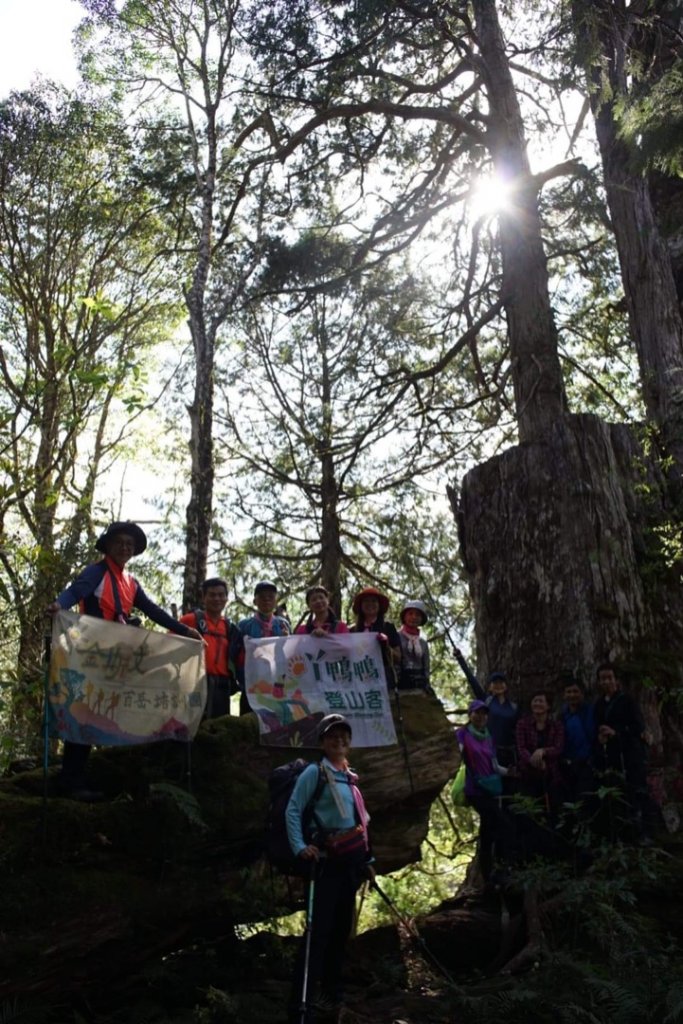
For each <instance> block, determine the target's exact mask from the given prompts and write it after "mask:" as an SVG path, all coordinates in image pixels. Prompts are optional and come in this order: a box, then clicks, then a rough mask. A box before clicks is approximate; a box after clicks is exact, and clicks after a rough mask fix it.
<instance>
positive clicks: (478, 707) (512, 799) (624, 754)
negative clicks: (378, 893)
mask: <svg viewBox="0 0 683 1024" xmlns="http://www.w3.org/2000/svg"><path fill="white" fill-rule="evenodd" d="M455 656H456V658H457V660H458V662H459V664H460V666H461V668H462V669H463V671H464V673H465V676H466V677H467V680H468V683H469V685H470V687H471V689H472V692H473V694H474V698H475V699H474V700H472V701H471V703H470V704H469V707H468V722H467V724H466V725H464V726H462V727H461V728H460V729H458V730H457V732H456V737H457V741H458V744H459V746H460V750H461V752H462V757H463V762H462V774H461V780H459V781H458V783H456V785H455V786H454V798H455V799H456V800H457V799H458V796H459V793H460V784H459V783H460V781H462V793H463V794H464V798H465V800H466V802H467V803H468V804H470V805H471V806H472V807H474V809H475V810H476V811H477V813H478V814H479V818H480V830H479V848H478V854H479V866H480V869H481V871H482V875H483V877H484V879H485V880H487V881H488V880H490V878H491V875H492V871H493V868H494V863H495V862H498V864H505V863H506V862H507V863H510V862H514V860H515V859H516V858H517V857H519V856H520V855H522V853H526V854H528V853H529V852H534V846H536V847H537V849H536V852H539V853H543V852H548V851H550V852H553V851H554V852H558V851H559V852H560V853H561V852H562V849H563V846H566V841H567V838H568V837H569V836H571V835H572V834H573V830H574V828H575V826H576V824H577V822H582V823H584V824H587V823H589V822H590V821H591V820H595V819H597V818H598V817H599V811H600V809H601V808H600V801H599V799H598V798H597V795H596V794H597V793H598V790H599V789H601V790H602V792H603V793H604V792H605V791H606V789H610V788H611V789H612V790H613V792H614V793H615V794H618V801H617V804H618V807H619V813H618V814H616V815H613V820H611V821H610V822H609V827H608V832H609V835H610V838H616V837H618V836H621V837H623V838H631V839H634V840H636V841H637V842H639V843H640V844H642V845H649V844H650V843H651V842H652V833H653V829H654V826H655V823H656V818H657V811H656V807H655V805H654V802H653V800H652V798H651V797H650V794H649V790H648V785H647V752H648V747H649V745H650V744H651V742H652V737H651V735H650V733H649V732H648V730H647V729H646V727H645V722H644V720H643V716H642V713H641V711H640V708H639V706H638V704H637V702H636V701H635V700H634V699H633V697H631V696H630V694H628V693H626V692H625V691H624V690H623V688H622V682H621V679H620V677H619V672H618V670H617V668H616V666H615V665H614V664H612V663H611V662H603V663H602V664H601V665H599V666H598V668H597V671H596V681H597V686H598V689H599V691H600V696H598V698H597V699H596V700H595V702H594V703H591V701H589V699H588V697H587V693H586V688H585V686H584V685H583V683H582V682H580V681H579V680H577V679H575V678H567V679H565V680H564V684H563V687H562V698H563V702H562V705H561V708H560V710H559V714H558V715H554V714H553V713H552V701H551V698H550V696H549V695H548V693H547V692H546V691H545V690H539V691H537V692H536V693H533V694H532V695H531V699H530V701H529V711H528V713H527V714H521V713H520V710H519V708H518V706H517V704H516V703H514V702H513V701H512V700H511V699H510V697H509V694H508V687H507V680H506V677H505V674H504V673H503V672H492V673H491V675H490V676H489V680H488V692H487V691H485V690H484V688H483V687H482V686H481V684H480V682H479V681H478V679H477V678H476V676H475V675H474V674H473V673H472V671H471V670H470V668H469V666H468V664H467V662H466V660H465V658H464V657H463V655H462V652H461V651H459V650H458V649H457V648H456V650H455ZM525 797H526V798H529V799H528V801H526V802H525V801H523V800H521V799H520V798H525ZM529 801H533V803H530V802H529ZM530 811H531V813H529V812H530ZM534 812H535V813H534ZM539 826H540V827H539ZM602 827H603V828H604V827H605V825H604V822H603V823H602ZM549 837H550V838H549ZM525 845H526V850H525V849H524V847H525Z"/></svg>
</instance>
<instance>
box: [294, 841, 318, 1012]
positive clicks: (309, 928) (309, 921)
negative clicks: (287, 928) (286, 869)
mask: <svg viewBox="0 0 683 1024" xmlns="http://www.w3.org/2000/svg"><path fill="white" fill-rule="evenodd" d="M317 868H318V862H317V861H316V860H312V861H311V877H310V878H309V880H308V900H307V902H306V952H305V954H304V977H303V982H302V985H301V1007H300V1012H299V1021H300V1024H306V1013H307V1010H308V968H309V965H310V962H311V938H312V936H313V899H314V896H315V873H316V871H317Z"/></svg>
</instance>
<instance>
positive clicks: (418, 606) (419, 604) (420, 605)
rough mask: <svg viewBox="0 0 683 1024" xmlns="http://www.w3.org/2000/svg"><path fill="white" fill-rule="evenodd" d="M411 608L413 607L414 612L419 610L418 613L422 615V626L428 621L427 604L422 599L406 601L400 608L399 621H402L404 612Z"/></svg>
mask: <svg viewBox="0 0 683 1024" xmlns="http://www.w3.org/2000/svg"><path fill="white" fill-rule="evenodd" d="M411 608H413V609H414V610H415V611H416V612H420V614H421V615H422V625H423V626H424V625H425V624H426V623H427V622H429V615H428V614H427V606H426V605H425V603H424V601H406V603H405V604H404V605H403V607H402V608H401V622H403V616H404V615H405V613H406V612H407V611H409V610H410V609H411Z"/></svg>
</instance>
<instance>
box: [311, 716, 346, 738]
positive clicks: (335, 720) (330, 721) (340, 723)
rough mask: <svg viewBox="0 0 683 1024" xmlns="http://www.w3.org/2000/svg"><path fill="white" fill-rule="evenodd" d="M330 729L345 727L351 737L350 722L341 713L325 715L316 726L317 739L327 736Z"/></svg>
mask: <svg viewBox="0 0 683 1024" xmlns="http://www.w3.org/2000/svg"><path fill="white" fill-rule="evenodd" d="M331 729H346V731H347V732H348V734H349V736H351V737H353V729H352V728H351V723H350V722H349V720H348V718H344V716H343V715H325V717H324V718H323V719H321V721H320V725H319V726H318V739H319V740H321V739H322V738H323V736H327V734H328V732H330V730H331Z"/></svg>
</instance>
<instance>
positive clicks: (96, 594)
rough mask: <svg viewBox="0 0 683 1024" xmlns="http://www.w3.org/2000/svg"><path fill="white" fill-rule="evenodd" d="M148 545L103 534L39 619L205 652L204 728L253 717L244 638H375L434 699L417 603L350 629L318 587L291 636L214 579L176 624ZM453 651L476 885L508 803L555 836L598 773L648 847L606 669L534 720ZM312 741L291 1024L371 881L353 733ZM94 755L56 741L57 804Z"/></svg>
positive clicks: (398, 683) (628, 702)
mask: <svg viewBox="0 0 683 1024" xmlns="http://www.w3.org/2000/svg"><path fill="white" fill-rule="evenodd" d="M146 545H147V538H146V536H145V533H144V531H143V530H142V528H141V527H140V526H139V525H138V524H136V523H133V522H127V521H124V522H114V523H112V524H111V525H110V526H109V527H108V528H107V529H106V530H105V531H104V533H102V535H101V536H100V537H99V538H98V540H97V542H96V545H95V547H96V548H97V550H98V551H99V552H101V553H102V555H103V558H102V559H101V560H100V561H98V562H96V563H95V564H93V565H89V566H88V567H87V568H86V569H84V570H83V571H82V572H81V573H80V575H78V576H77V577H76V579H75V580H74V581H73V582H72V583H71V584H70V586H68V587H67V588H66V589H65V590H63V591H62V592H61V593H60V594H59V595H58V597H57V598H56V599H55V601H53V602H52V604H50V605H49V607H48V609H47V610H48V612H49V613H50V614H54V613H56V612H58V611H59V610H60V609H68V608H71V607H72V606H73V605H75V604H78V605H79V609H80V611H81V612H82V613H83V614H87V615H91V616H96V617H98V618H102V619H106V620H109V621H112V622H121V623H124V624H133V625H138V624H139V622H140V620H139V619H137V618H135V617H133V615H132V613H133V609H137V610H139V611H140V612H142V613H143V614H144V615H146V616H147V617H148V618H150V619H151V620H152V621H153V622H155V623H157V624H158V625H159V626H161V627H162V628H165V629H167V630H170V631H172V632H174V633H178V634H181V635H183V636H187V637H191V638H193V639H195V640H200V641H202V642H203V644H204V647H205V650H204V655H205V667H206V675H207V684H208V685H207V702H206V706H205V711H204V716H205V717H208V718H215V717H218V716H222V715H227V714H230V713H231V698H232V697H233V696H234V695H237V694H239V700H240V714H242V713H246V712H247V711H249V705H248V702H247V699H246V695H245V686H244V668H245V645H244V639H245V637H251V638H254V639H258V638H264V637H281V636H287V635H289V634H290V633H292V632H295V633H309V634H312V635H314V636H318V637H324V636H326V635H329V634H332V633H335V634H338V633H347V632H367V631H369V632H373V633H375V634H376V635H377V638H378V640H379V642H380V644H381V650H382V658H383V662H384V666H385V670H386V676H387V681H388V683H389V686H390V688H394V689H410V690H415V689H417V690H422V691H425V692H427V693H430V694H431V693H433V691H432V688H431V685H430V660H429V648H428V644H427V641H426V639H425V638H424V637H423V636H422V635H421V629H422V627H423V626H424V625H425V623H426V622H427V621H428V613H427V609H426V607H425V605H424V604H423V603H422V602H421V601H419V600H415V601H407V602H406V603H404V604H403V605H402V607H401V609H400V613H399V620H400V621H399V625H398V626H395V625H393V624H392V623H391V622H390V621H388V620H387V618H386V616H387V613H388V610H389V604H390V602H389V598H388V597H387V595H386V594H384V593H382V592H381V591H380V590H378V589H376V588H374V587H365V588H363V589H362V590H360V591H359V592H358V593H357V594H356V595H355V597H354V599H353V602H352V609H353V613H354V615H355V620H354V622H353V623H351V624H350V625H347V624H346V623H345V622H343V621H341V620H340V619H339V618H338V617H337V616H336V615H335V614H334V612H333V610H332V608H331V606H330V594H329V593H328V591H327V590H326V589H325V587H323V586H320V585H315V586H312V587H310V588H309V589H308V591H307V592H306V595H305V601H306V607H307V615H305V616H304V617H303V618H302V621H301V622H300V623H299V624H298V625H297V626H296V627H295V629H294V630H292V626H291V623H290V620H289V618H288V617H287V614H286V608H285V607H284V606H282V605H281V606H278V589H277V586H276V584H275V583H273V582H271V581H269V580H261V581H260V582H258V583H257V584H256V586H255V588H254V595H253V601H254V613H253V614H252V615H250V616H248V617H246V618H244V619H242V620H241V621H239V622H237V623H234V622H231V621H230V620H229V619H228V618H227V617H226V616H225V615H224V610H225V606H226V604H227V600H228V588H227V584H226V582H225V581H224V580H222V579H220V578H218V577H215V578H210V579H207V580H205V581H204V582H203V583H202V585H201V593H202V607H201V608H197V609H196V610H194V611H191V612H189V613H187V614H185V615H183V616H182V617H181V618H179V619H175V618H173V617H172V616H170V615H169V614H168V613H166V612H165V611H164V610H163V609H162V608H161V607H159V605H157V604H155V603H154V602H153V601H152V600H151V599H150V598H149V597H148V596H147V595H146V594H145V592H144V590H143V589H142V587H141V585H140V584H139V582H138V581H137V580H136V579H135V578H134V577H133V576H132V575H131V574H130V573H128V572H127V571H126V565H127V563H128V561H129V560H130V559H131V558H133V557H134V556H136V555H139V554H141V553H142V552H143V551H144V550H145V548H146ZM455 654H456V657H457V659H458V661H459V663H460V664H461V666H462V668H463V670H464V671H465V674H466V676H467V679H468V681H469V684H470V686H471V688H472V690H473V693H474V697H475V699H474V700H473V701H472V702H471V703H470V705H469V711H468V722H467V724H466V725H464V726H463V727H462V728H460V729H458V730H457V732H456V734H455V735H456V739H457V742H458V744H459V746H460V749H461V751H462V764H463V770H464V786H463V790H464V798H465V799H466V801H467V802H468V803H469V804H470V805H471V806H472V807H474V808H475V809H476V811H477V812H478V814H479V816H480V835H479V863H480V867H481V870H482V873H483V875H484V878H485V880H487V881H488V880H490V878H491V875H492V872H493V869H494V864H495V863H496V862H501V863H503V864H504V863H505V862H506V861H508V862H512V861H513V860H514V856H515V850H516V848H517V840H518V831H519V825H518V821H519V816H515V815H514V814H513V813H512V810H511V807H510V805H511V803H512V802H513V800H512V798H513V796H514V794H516V793H519V794H522V795H523V796H528V797H534V798H536V799H537V800H538V801H539V803H540V806H541V812H542V814H544V815H545V816H546V818H547V822H548V823H549V825H550V827H551V828H553V827H555V825H556V822H557V815H558V810H559V808H560V806H561V805H562V804H563V803H566V802H573V803H575V804H577V805H579V804H581V803H582V802H583V803H584V805H585V806H587V805H588V802H589V798H590V794H591V793H593V792H594V791H595V789H596V786H597V780H598V778H599V773H603V774H604V773H619V774H620V777H622V778H625V799H626V802H627V805H628V807H629V809H630V812H631V817H632V821H633V824H634V827H635V828H636V830H637V831H638V834H639V835H640V836H641V837H642V838H643V839H644V840H646V839H647V838H648V836H649V832H648V828H649V825H650V822H651V816H650V814H649V809H648V804H647V785H646V778H645V755H644V749H645V748H644V744H645V743H646V741H647V734H646V732H645V728H644V725H643V721H642V717H641V715H640V712H639V710H638V706H637V704H636V703H635V702H634V701H633V700H632V699H631V698H630V697H629V696H628V695H627V694H625V693H624V692H623V690H622V689H621V684H620V681H619V678H618V675H617V673H616V670H615V668H614V666H613V665H610V664H604V665H601V666H600V667H599V669H598V682H599V684H600V686H601V688H602V691H603V694H602V696H601V697H600V698H599V699H598V700H597V701H596V703H595V704H594V705H591V704H590V703H589V702H588V700H587V699H586V694H585V690H584V688H583V686H582V685H581V683H579V682H577V681H574V680H572V681H571V682H568V683H567V685H566V686H565V688H564V701H565V703H564V705H563V708H562V711H561V713H560V715H559V717H557V718H555V717H553V715H552V714H551V708H550V702H549V699H548V696H547V694H545V693H540V692H539V693H537V694H534V695H533V696H532V699H531V704H530V712H529V714H527V715H520V714H519V709H518V707H517V705H516V704H515V703H514V702H513V701H511V700H510V697H509V694H508V687H507V680H506V677H505V675H504V674H503V673H502V672H494V673H492V675H491V676H490V677H489V681H488V691H485V690H484V688H483V687H482V686H481V685H480V683H479V682H478V680H477V678H476V677H475V676H474V675H473V673H472V672H471V671H470V669H469V666H468V665H467V663H466V661H465V659H464V658H463V656H462V654H461V652H460V651H459V650H457V648H456V650H455ZM318 738H319V741H320V746H321V750H322V759H321V761H320V762H316V763H313V764H310V765H308V767H306V768H305V770H303V771H302V772H301V774H300V775H299V776H298V778H297V779H296V782H295V784H294V786H293V789H292V791H291V795H289V797H288V802H287V804H286V812H285V825H286V832H287V838H288V843H289V848H290V850H291V854H292V857H293V860H294V862H295V863H296V864H297V865H298V867H299V872H298V873H300V874H301V875H302V876H304V877H306V879H307V906H308V913H307V928H306V935H305V937H304V941H303V942H302V944H301V949H300V955H299V957H298V958H297V962H296V966H295V972H294V981H293V986H292V995H291V999H290V1003H289V1018H290V1020H291V1021H296V1022H299V1024H304V1022H310V1021H313V1020H322V1019H335V1015H336V1014H337V1012H338V1009H339V1006H340V1002H341V998H342V964H343V953H344V948H345V945H346V942H347V939H348V937H349V934H350V931H351V927H352V921H353V911H354V901H355V894H356V892H357V890H358V888H359V886H360V885H361V884H362V882H363V880H364V879H369V880H370V881H371V882H373V881H374V871H373V867H372V862H373V858H372V853H371V846H370V843H369V838H368V820H369V819H368V815H367V813H366V811H365V806H364V803H363V798H362V795H361V792H360V789H359V788H358V784H357V783H358V779H357V776H356V775H355V774H354V773H353V772H352V771H351V769H350V768H349V763H348V754H349V750H350V745H351V739H352V725H351V723H350V722H349V721H348V720H347V719H346V718H345V717H344V716H342V715H339V714H331V715H327V716H326V717H324V718H323V719H322V721H321V722H320V724H319V727H318ZM89 751H90V747H89V746H86V745H84V744H77V743H72V742H68V741H67V742H65V743H64V751H63V761H62V771H61V774H60V777H59V789H60V792H61V794H62V795H64V796H69V797H72V798H75V799H78V800H83V801H90V800H94V799H98V798H100V797H101V794H98V793H96V792H94V791H93V790H91V789H90V788H89V786H88V782H87V778H86V766H87V759H88V755H89ZM516 817H517V821H516V820H515V819H516ZM375 884H376V883H375Z"/></svg>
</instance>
